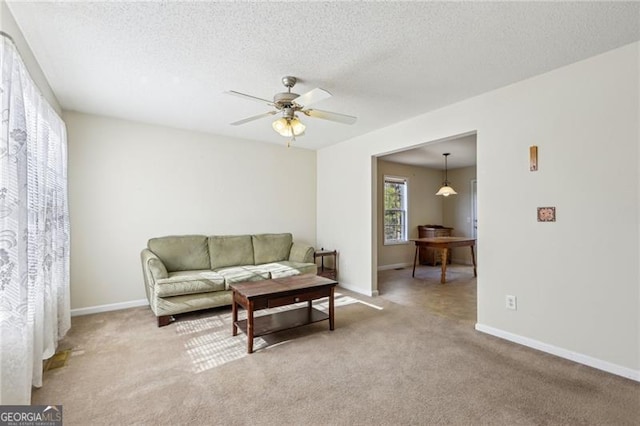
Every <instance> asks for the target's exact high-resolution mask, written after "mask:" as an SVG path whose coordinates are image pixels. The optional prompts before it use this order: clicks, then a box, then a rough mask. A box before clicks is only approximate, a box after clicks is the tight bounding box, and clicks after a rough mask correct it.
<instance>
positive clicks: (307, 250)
mask: <svg viewBox="0 0 640 426" xmlns="http://www.w3.org/2000/svg"><path fill="white" fill-rule="evenodd" d="M313 253H315V249H314V248H313V247H311V246H307V245H303V244H296V243H293V244H292V245H291V251H290V252H289V261H290V262H300V263H315V259H314V258H313Z"/></svg>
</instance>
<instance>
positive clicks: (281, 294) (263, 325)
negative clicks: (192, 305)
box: [230, 274, 338, 353]
mask: <svg viewBox="0 0 640 426" xmlns="http://www.w3.org/2000/svg"><path fill="white" fill-rule="evenodd" d="M336 285H338V282H337V281H334V280H331V279H329V278H325V277H320V276H318V275H312V274H305V275H296V276H293V277H286V278H276V279H272V280H265V281H257V282H244V283H237V284H231V286H230V287H231V290H233V302H232V304H231V308H232V312H233V335H234V336H236V335H237V334H238V328H239V329H240V330H242V331H243V332H244V333H245V334H246V335H247V340H248V342H247V352H248V353H253V339H254V337H258V336H264V335H265V334H270V333H275V332H276V331H281V330H287V329H289V328H294V327H300V326H303V325H307V324H311V323H314V322H318V321H324V320H326V319H328V320H329V329H330V330H333V329H334V321H333V317H334V306H333V299H334V297H333V293H334V290H335V287H336ZM322 297H328V298H329V315H327V314H325V313H324V312H322V311H319V310H317V309H315V308H313V307H312V306H311V301H312V300H315V299H320V298H322ZM298 302H307V306H306V307H303V308H298V309H292V310H288V311H283V312H277V313H274V314H269V315H264V316H259V317H257V318H254V315H253V313H254V312H255V311H257V310H260V309H266V308H276V307H278V306H285V305H291V304H293V303H298ZM238 305H240V306H242V307H243V308H244V309H245V310H246V311H247V319H246V320H242V321H238Z"/></svg>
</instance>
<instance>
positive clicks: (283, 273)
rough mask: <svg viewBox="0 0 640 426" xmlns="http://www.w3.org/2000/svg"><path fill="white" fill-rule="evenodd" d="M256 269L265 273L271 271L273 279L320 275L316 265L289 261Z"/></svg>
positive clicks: (258, 266) (267, 264) (268, 264)
mask: <svg viewBox="0 0 640 426" xmlns="http://www.w3.org/2000/svg"><path fill="white" fill-rule="evenodd" d="M255 267H256V268H260V269H262V270H264V271H269V274H270V275H271V278H283V277H291V276H293V275H300V274H317V273H318V267H317V266H316V264H315V263H301V262H290V261H288V260H283V261H281V262H274V263H266V264H264V265H257V266H255Z"/></svg>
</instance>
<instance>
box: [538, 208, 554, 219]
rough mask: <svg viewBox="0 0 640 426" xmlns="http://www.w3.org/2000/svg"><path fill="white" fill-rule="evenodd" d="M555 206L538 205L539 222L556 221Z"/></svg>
mask: <svg viewBox="0 0 640 426" xmlns="http://www.w3.org/2000/svg"><path fill="white" fill-rule="evenodd" d="M555 221H556V208H555V207H538V222H555Z"/></svg>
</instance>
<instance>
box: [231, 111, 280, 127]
mask: <svg viewBox="0 0 640 426" xmlns="http://www.w3.org/2000/svg"><path fill="white" fill-rule="evenodd" d="M277 113H278V111H269V112H265V113H264V114H258V115H254V116H253V117H247V118H245V119H243V120H240V121H236V122H235V123H231V125H232V126H239V125H241V124H244V123H248V122H250V121H253V120H258V119H260V118H264V117H268V116H270V115H274V114H277Z"/></svg>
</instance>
